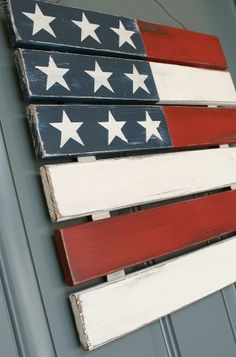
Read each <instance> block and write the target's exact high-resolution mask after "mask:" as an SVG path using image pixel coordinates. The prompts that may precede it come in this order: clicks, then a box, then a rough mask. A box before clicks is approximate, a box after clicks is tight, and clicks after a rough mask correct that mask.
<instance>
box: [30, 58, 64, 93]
mask: <svg viewBox="0 0 236 357" xmlns="http://www.w3.org/2000/svg"><path fill="white" fill-rule="evenodd" d="M35 68H37V69H39V70H40V71H41V72H43V73H44V74H46V75H47V90H49V89H50V88H51V87H52V86H54V84H56V83H58V84H60V85H61V86H62V87H64V88H66V89H68V90H70V88H69V87H68V85H67V83H66V81H65V79H64V75H65V74H66V73H67V72H68V71H69V70H70V69H69V68H60V67H57V65H56V63H55V62H54V59H53V58H52V57H51V56H50V57H49V63H48V66H47V67H46V66H35Z"/></svg>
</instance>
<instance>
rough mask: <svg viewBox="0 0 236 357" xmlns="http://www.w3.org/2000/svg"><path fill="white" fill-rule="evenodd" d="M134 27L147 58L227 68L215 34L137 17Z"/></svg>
mask: <svg viewBox="0 0 236 357" xmlns="http://www.w3.org/2000/svg"><path fill="white" fill-rule="evenodd" d="M138 26H139V29H140V30H141V34H142V39H143V42H144V46H145V49H146V53H147V59H148V60H149V61H154V62H166V63H175V64H182V65H189V66H196V67H206V68H215V69H226V68H227V62H226V60H225V56H224V52H223V49H222V47H221V44H220V41H219V39H218V38H217V37H215V36H209V35H207V34H203V33H199V32H194V31H186V30H184V29H179V28H174V27H170V26H163V25H159V24H153V23H148V22H145V21H140V20H138Z"/></svg>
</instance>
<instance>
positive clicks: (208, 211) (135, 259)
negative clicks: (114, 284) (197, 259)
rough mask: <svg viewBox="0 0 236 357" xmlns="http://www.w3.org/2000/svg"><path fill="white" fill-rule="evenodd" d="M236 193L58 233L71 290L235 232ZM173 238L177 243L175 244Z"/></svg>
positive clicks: (133, 214)
mask: <svg viewBox="0 0 236 357" xmlns="http://www.w3.org/2000/svg"><path fill="white" fill-rule="evenodd" d="M235 211H236V191H227V192H223V193H218V194H214V195H210V196H207V197H204V198H197V199H193V200H188V201H184V202H181V203H177V204H168V205H165V206H162V207H157V208H153V209H146V210H142V211H139V212H133V213H131V214H126V215H121V216H117V217H112V218H109V219H102V220H101V221H98V222H96V223H94V222H88V223H83V224H79V225H75V226H70V227H65V228H61V229H59V230H57V231H56V232H55V237H56V240H55V241H56V245H57V249H58V253H59V257H60V262H61V268H62V270H63V272H64V277H65V280H66V282H67V284H68V285H77V284H80V283H83V282H85V281H89V280H92V279H95V278H97V277H101V276H104V275H107V274H110V273H111V272H115V271H117V270H120V269H124V268H127V267H130V266H134V265H137V264H139V263H142V262H145V261H148V260H151V259H156V258H159V257H161V256H165V255H168V254H170V253H174V252H177V251H181V250H183V249H184V248H187V247H190V246H194V245H196V244H199V243H202V242H205V241H209V240H210V239H213V238H217V237H218V236H222V235H224V234H226V233H230V232H234V231H236V219H235V217H236V215H235ZM173 237H174V239H173Z"/></svg>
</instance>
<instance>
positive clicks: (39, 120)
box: [27, 105, 236, 158]
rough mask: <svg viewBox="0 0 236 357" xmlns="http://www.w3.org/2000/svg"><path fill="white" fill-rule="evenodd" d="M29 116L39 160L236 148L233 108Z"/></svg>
mask: <svg viewBox="0 0 236 357" xmlns="http://www.w3.org/2000/svg"><path fill="white" fill-rule="evenodd" d="M27 113H28V121H29V124H30V129H31V133H32V138H33V142H34V148H35V152H36V156H37V157H38V158H53V157H62V156H64V157H67V156H79V155H87V154H89V155H95V154H99V153H103V154H107V153H108V154H110V153H119V152H127V153H128V152H134V151H141V150H145V151H149V150H153V149H166V148H171V147H173V148H188V147H194V146H198V147H199V146H214V145H221V144H227V143H230V144H235V143H236V109H234V108H206V107H174V106H171V107H167V106H166V107H159V106H150V105H147V106H141V105H139V106H138V105H132V106H128V105H36V106H35V105H31V106H29V107H28V110H27ZM95 132H96V136H95V135H94V133H95Z"/></svg>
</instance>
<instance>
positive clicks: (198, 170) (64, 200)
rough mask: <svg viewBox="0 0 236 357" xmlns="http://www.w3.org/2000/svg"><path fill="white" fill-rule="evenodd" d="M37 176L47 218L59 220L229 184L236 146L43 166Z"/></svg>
mask: <svg viewBox="0 0 236 357" xmlns="http://www.w3.org/2000/svg"><path fill="white" fill-rule="evenodd" d="M41 177H42V182H43V186H44V191H45V195H46V199H47V202H48V207H49V212H50V215H51V218H52V220H53V221H63V220H66V219H70V218H76V217H79V216H86V215H90V214H92V213H96V212H101V211H110V210H114V209H119V208H122V207H130V206H132V205H137V204H141V203H148V202H153V201H157V200H164V199H168V198H173V197H179V196H184V195H188V194H192V193H196V192H202V191H207V190H210V189H216V188H219V187H225V186H230V185H231V184H233V183H234V182H236V148H227V149H212V150H204V151H203V150H200V151H190V152H179V153H169V154H160V155H149V156H137V157H129V158H121V159H107V160H98V161H96V162H90V163H70V164H62V165H50V166H48V165H46V166H42V167H41ZM85 187H86V189H85Z"/></svg>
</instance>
